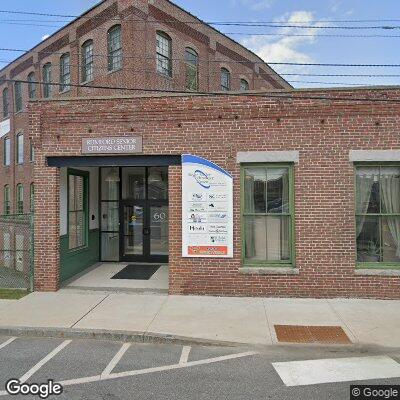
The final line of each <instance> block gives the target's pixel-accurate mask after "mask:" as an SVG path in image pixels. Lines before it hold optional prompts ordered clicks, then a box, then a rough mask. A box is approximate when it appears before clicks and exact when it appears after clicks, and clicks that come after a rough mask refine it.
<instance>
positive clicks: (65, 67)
mask: <svg viewBox="0 0 400 400" xmlns="http://www.w3.org/2000/svg"><path fill="white" fill-rule="evenodd" d="M70 84H71V57H70V54H69V53H65V54H63V55H62V56H61V57H60V92H66V91H68V90H70V89H71V86H70Z"/></svg>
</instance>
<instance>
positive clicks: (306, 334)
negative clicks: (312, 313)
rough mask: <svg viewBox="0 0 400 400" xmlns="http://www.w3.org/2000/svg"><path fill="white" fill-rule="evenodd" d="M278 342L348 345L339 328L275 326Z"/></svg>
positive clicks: (343, 333) (348, 341)
mask: <svg viewBox="0 0 400 400" xmlns="http://www.w3.org/2000/svg"><path fill="white" fill-rule="evenodd" d="M275 332H276V336H277V338H278V342H286V343H333V344H349V343H351V340H350V339H349V338H348V336H347V335H346V333H345V332H344V330H343V329H342V328H341V327H340V326H299V325H275Z"/></svg>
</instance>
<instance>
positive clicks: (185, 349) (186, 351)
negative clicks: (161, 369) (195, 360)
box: [179, 346, 191, 365]
mask: <svg viewBox="0 0 400 400" xmlns="http://www.w3.org/2000/svg"><path fill="white" fill-rule="evenodd" d="M190 349H191V347H190V346H183V349H182V354H181V358H180V360H179V365H183V364H187V362H188V358H189V353H190Z"/></svg>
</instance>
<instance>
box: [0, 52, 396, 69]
mask: <svg viewBox="0 0 400 400" xmlns="http://www.w3.org/2000/svg"><path fill="white" fill-rule="evenodd" d="M0 51H10V52H22V53H40V54H43V55H45V54H47V55H53V54H59V55H62V54H65V53H62V52H43V51H37V50H36V51H34V50H22V49H13V48H5V47H2V48H0ZM79 54H80V53H78V55H79ZM93 57H96V58H97V57H99V58H100V57H107V58H108V57H109V55H108V54H93ZM122 59H135V60H154V59H155V57H150V56H149V57H137V56H123V57H122ZM170 60H171V61H182V62H183V61H184V59H183V58H171V59H170ZM198 60H199V61H201V62H205V63H219V64H220V63H227V64H229V63H235V64H263V65H264V64H265V65H266V66H267V65H290V66H313V67H374V68H375V67H376V68H381V67H382V68H399V67H400V64H346V63H297V62H270V61H268V62H266V61H252V60H246V61H238V60H207V59H204V60H203V59H200V58H198ZM277 75H278V74H277Z"/></svg>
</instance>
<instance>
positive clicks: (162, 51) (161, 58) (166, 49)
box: [157, 32, 172, 76]
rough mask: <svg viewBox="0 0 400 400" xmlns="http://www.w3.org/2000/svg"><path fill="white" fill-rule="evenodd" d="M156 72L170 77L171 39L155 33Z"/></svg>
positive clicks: (165, 35)
mask: <svg viewBox="0 0 400 400" xmlns="http://www.w3.org/2000/svg"><path fill="white" fill-rule="evenodd" d="M157 72H159V73H160V74H162V75H165V76H172V39H171V38H170V37H169V36H168V35H167V34H166V33H164V32H157Z"/></svg>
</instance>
